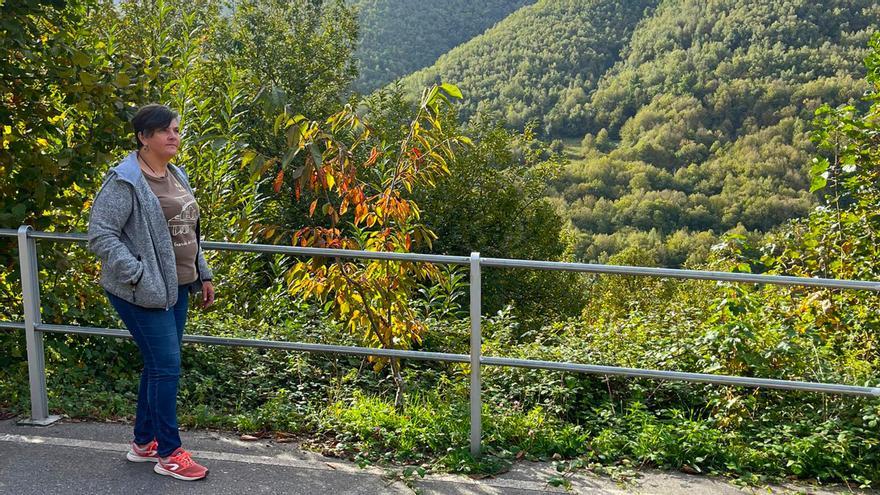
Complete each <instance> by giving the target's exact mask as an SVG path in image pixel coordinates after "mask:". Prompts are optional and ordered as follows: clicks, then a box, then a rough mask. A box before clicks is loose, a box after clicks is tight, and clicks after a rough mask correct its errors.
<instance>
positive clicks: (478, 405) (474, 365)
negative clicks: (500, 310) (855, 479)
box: [470, 252, 483, 457]
mask: <svg viewBox="0 0 880 495" xmlns="http://www.w3.org/2000/svg"><path fill="white" fill-rule="evenodd" d="M481 283H482V282H481V280H480V253H476V252H472V253H471V304H470V308H471V390H470V392H471V394H470V405H471V455H472V456H474V457H477V456H479V455H480V443H481V441H480V437H481V436H482V430H483V423H482V411H483V400H482V397H481V392H482V379H481V377H480V352H481V351H480V348H481V346H482V344H483V337H482V330H481V325H480V316H481V314H482V286H481Z"/></svg>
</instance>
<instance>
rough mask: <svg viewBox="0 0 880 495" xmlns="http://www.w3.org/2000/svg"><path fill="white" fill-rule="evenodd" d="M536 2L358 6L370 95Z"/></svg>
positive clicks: (360, 56) (416, 0) (378, 1)
mask: <svg viewBox="0 0 880 495" xmlns="http://www.w3.org/2000/svg"><path fill="white" fill-rule="evenodd" d="M533 2H534V0H481V1H479V2H473V1H469V0H454V1H449V2H433V1H430V0H353V1H352V2H351V4H352V5H354V6H355V7H356V8H357V10H358V13H359V15H358V18H359V21H360V36H361V39H360V45H359V48H358V51H357V52H356V58H357V60H358V64H359V69H360V77H358V79H357V80H356V81H355V89H357V90H359V91H362V92H367V91H371V90H373V89H376V88H378V87H380V86H383V85H385V84H387V83H389V82H391V81H393V80H395V79H397V78H399V77H403V76H405V75H407V74H409V73H411V72H413V71H416V70H419V69H421V68H423V67H427V66H428V65H431V64H432V63H434V62H435V61H436V60H437V57H439V56H440V55H442V54H443V53H446V52H447V51H449V50H450V49H452V48H453V47H455V46H458V45H459V44H461V43H463V42H465V41H467V40H469V39H471V38H473V37H474V36H476V35H478V34H480V33H482V32H483V31H485V30H486V29H487V28H489V27H491V26H492V25H493V24H495V23H496V22H498V21H500V20H501V19H504V18H505V17H506V16H507V15H508V14H510V13H511V12H513V11H514V10H516V9H518V8H520V7H522V6H523V5H527V4H530V3H533Z"/></svg>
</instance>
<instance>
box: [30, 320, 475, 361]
mask: <svg viewBox="0 0 880 495" xmlns="http://www.w3.org/2000/svg"><path fill="white" fill-rule="evenodd" d="M37 330H38V331H41V332H48V333H76V334H81V335H101V336H105V337H115V338H121V339H130V338H131V334H130V333H128V331H127V330H117V329H112V328H97V327H82V326H76V325H50V324H42V325H39V326H38V327H37ZM183 341H184V342H188V343H192V344H209V345H222V346H232V347H254V348H259V349H280V350H288V351H303V352H319V353H329V354H350V355H355V356H379V357H395V358H404V359H417V360H422V361H444V362H452V363H467V362H469V361H470V358H469V356H467V355H466V354H450V353H445V352H424V351H407V350H402V349H373V348H370V347H354V346H344V345H330V344H311V343H307V342H281V341H276V340H260V339H240V338H232V337H215V336H212V335H186V334H184V336H183Z"/></svg>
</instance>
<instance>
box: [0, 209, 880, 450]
mask: <svg viewBox="0 0 880 495" xmlns="http://www.w3.org/2000/svg"><path fill="white" fill-rule="evenodd" d="M3 236H7V237H17V238H18V248H19V262H20V266H21V274H22V277H21V279H22V296H23V305H24V320H25V321H24V322H6V321H4V322H0V329H10V330H21V329H23V330H24V331H25V335H26V339H27V354H28V375H29V381H30V398H31V418H30V420H27V421H25V422H26V423H29V424H38V425H46V424H51V423H52V422H54V421H56V420H57V419H58V417H57V416H50V415H49V408H48V399H47V392H46V374H45V363H44V356H45V352H44V350H43V334H44V333H73V334H83V335H102V336H107V337H115V338H131V335H130V334H129V333H128V332H127V331H125V330H118V329H110V328H94V327H83V326H73V325H50V324H43V323H42V322H41V320H40V292H39V279H38V275H39V272H38V266H37V251H36V240H37V239H48V240H53V241H71V242H85V241H86V240H87V238H86V235H85V234H79V233H54V232H37V231H34V230H32V229H31V227H29V226H22V227H20V228H19V229H18V230H12V229H0V237H3ZM202 246H203V247H204V248H205V249H211V250H220V251H243V252H254V253H275V254H287V255H293V256H312V257H337V258H353V259H379V260H390V261H406V262H419V263H438V264H449V265H464V266H468V267H469V269H470V321H471V332H470V354H450V353H442V352H423V351H409V350H401V349H373V348H367V347H354V346H338V345H327V344H312V343H304V342H280V341H271V340H256V339H239V338H227V337H214V336H209V335H184V337H183V341H184V342H188V343H197V344H209V345H222V346H236V347H254V348H263V349H282V350H289V351H300V352H318V353H331V354H346V355H360V356H381V357H394V358H402V359H416V360H428V361H444V362H454V363H470V365H471V367H470V397H469V400H470V420H471V426H470V450H471V453H472V454H473V455H475V456H476V455H479V453H480V442H481V440H480V439H481V435H482V418H481V408H482V398H481V386H482V379H481V375H480V372H481V367H482V366H484V365H486V366H511V367H519V368H532V369H545V370H557V371H570V372H577V373H591V374H601V375H616V376H627V377H640V378H650V379H657V380H676V381H687V382H696V383H710V384H717V385H731V386H740V387H761V388H774V389H783V390H800V391H807V392H822V393H833V394H847V395H859V396H868V397H880V387H860V386H854V385H841V384H836V383H819V382H804V381H792V380H775V379H767V378H752V377H742V376H730V375H713V374H707V373H685V372H678V371H666V370H652V369H640V368H623V367H617V366H600V365H590V364H579V363H566V362H555V361H539V360H530V359H513V358H506V357H495V356H481V347H482V336H481V320H480V316H481V302H482V284H481V268H482V267H483V266H490V267H504V268H525V269H535V270H561V271H573V272H584V273H599V274H618V275H638V276H652V277H664V278H679V279H695V280H716V281H725V282H738V283H756V284H775V285H788V286H791V285H796V286H812V287H826V288H837V289H851V290H852V289H855V290H871V291H878V292H880V282H871V281H862V280H836V279H825V278H805V277H789V276H778V275H756V274H750V273H727V272H713V271H700V270H678V269H669V268H647V267H634V266H618V265H602V264H590V263H563V262H556V261H533V260H516V259H504V258H481V257H480V254H479V253H476V252H474V253H471V255H470V256H445V255H430V254H414V253H388V252H375V251H352V250H343V249H320V248H304V247H295V246H274V245H268V244H235V243H229V242H210V241H205V242H203V243H202Z"/></svg>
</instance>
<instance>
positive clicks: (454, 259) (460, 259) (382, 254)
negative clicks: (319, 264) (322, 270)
mask: <svg viewBox="0 0 880 495" xmlns="http://www.w3.org/2000/svg"><path fill="white" fill-rule="evenodd" d="M202 246H203V247H204V248H205V249H213V250H218V251H245V252H253V253H276V254H292V255H299V256H320V257H327V258H358V259H373V260H390V261H410V262H423V263H441V264H447V265H467V264H468V263H469V258H468V257H467V256H448V255H444V254H417V253H392V252H387V251H356V250H351V249H327V248H308V247H296V246H276V245H274V244H237V243H232V242H216V241H205V242H203V243H202Z"/></svg>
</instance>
